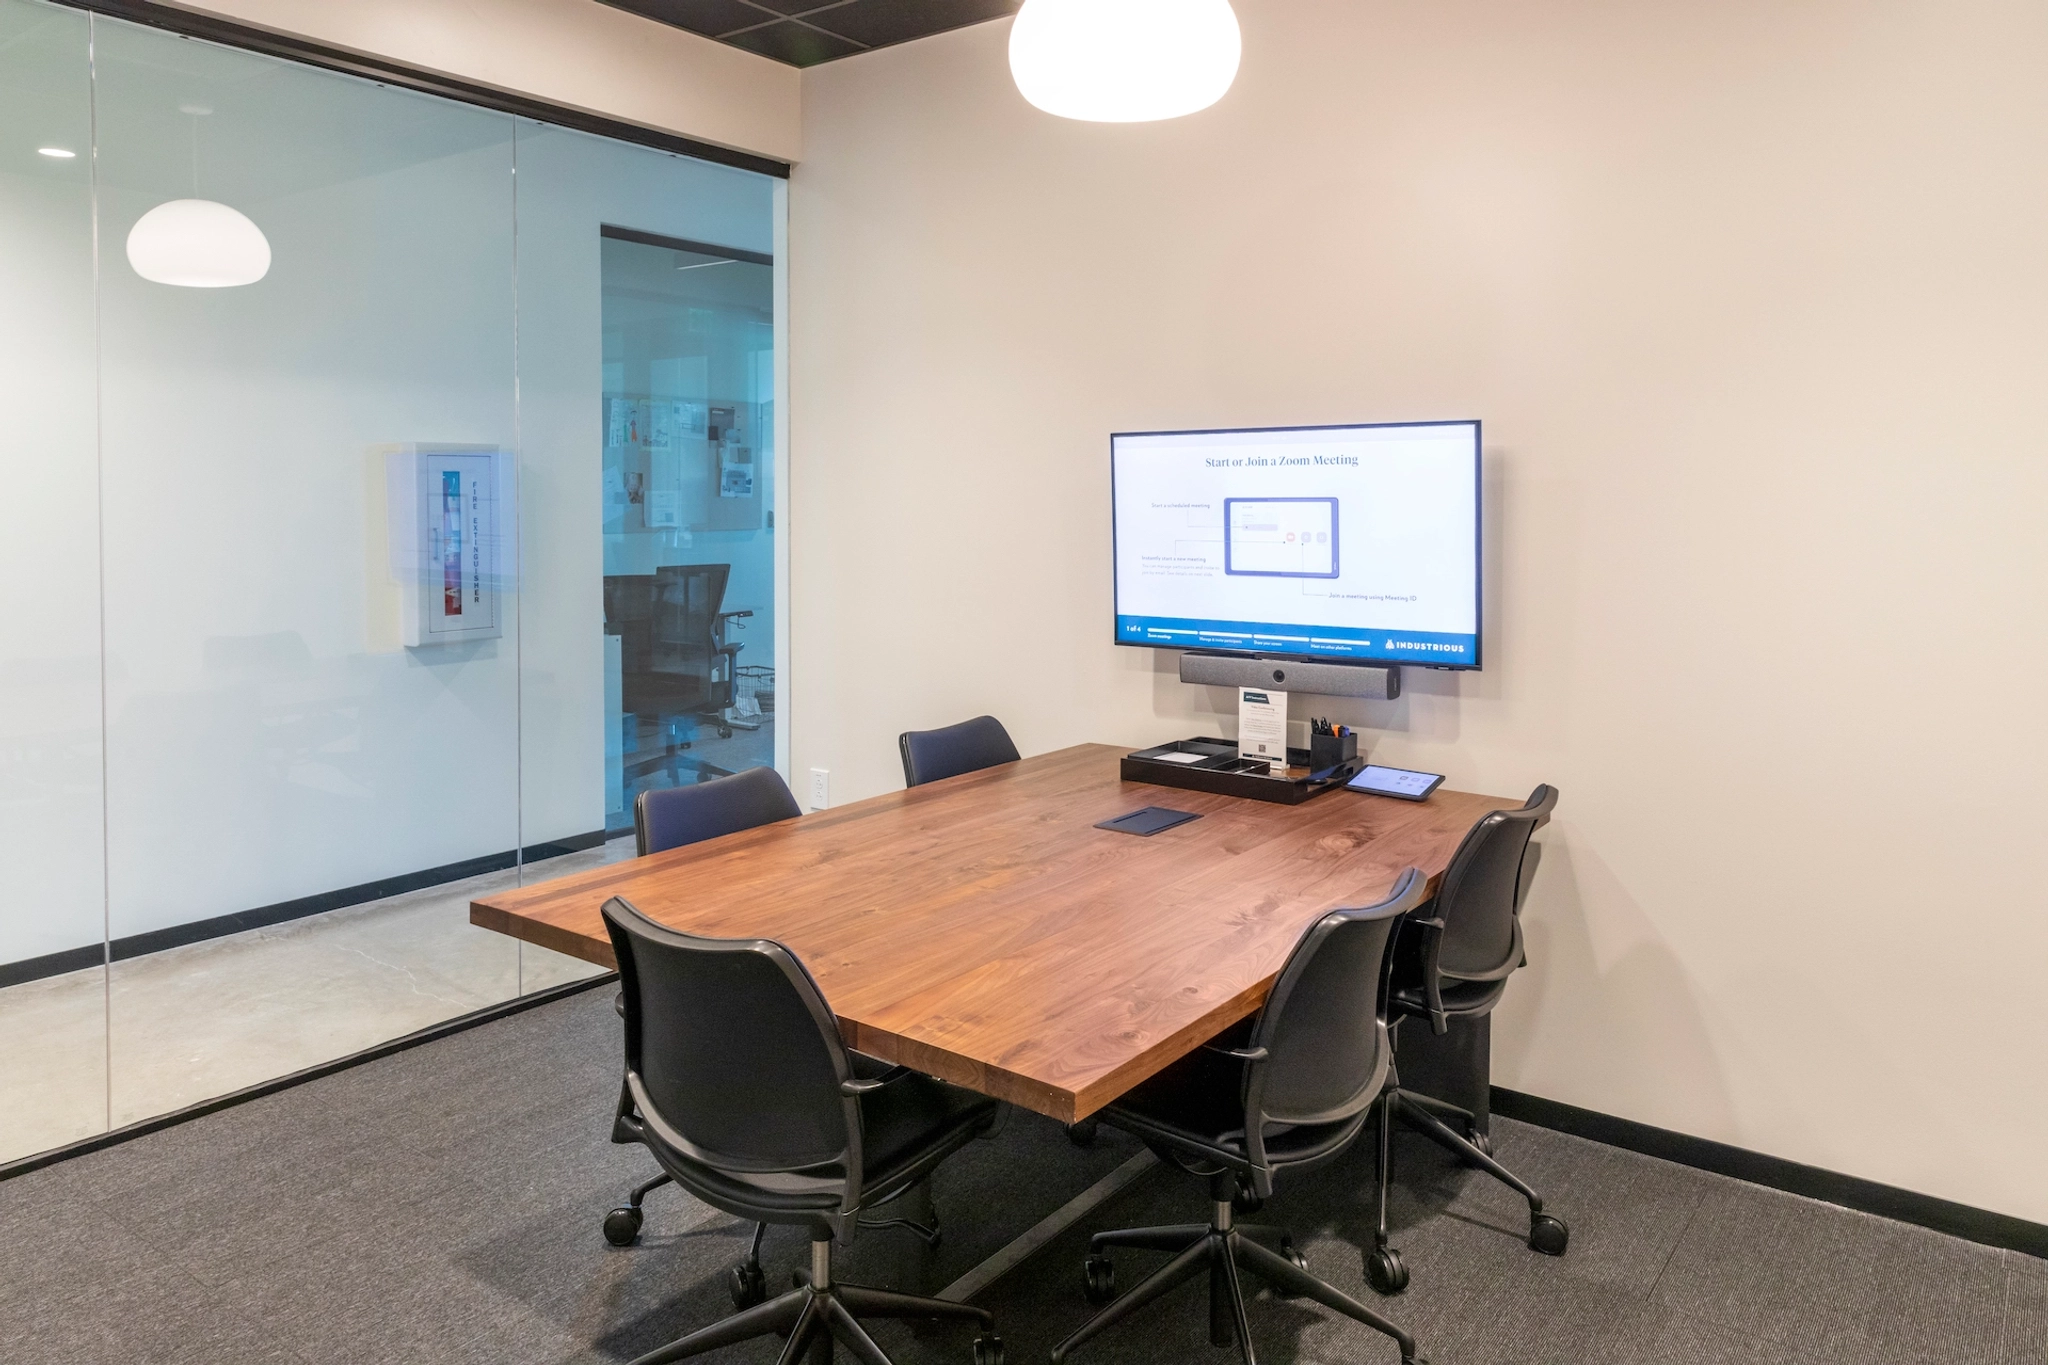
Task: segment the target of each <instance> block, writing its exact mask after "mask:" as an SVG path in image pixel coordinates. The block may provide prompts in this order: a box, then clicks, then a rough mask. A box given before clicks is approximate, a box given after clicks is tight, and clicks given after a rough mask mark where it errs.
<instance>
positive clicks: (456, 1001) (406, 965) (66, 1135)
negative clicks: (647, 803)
mask: <svg viewBox="0 0 2048 1365" xmlns="http://www.w3.org/2000/svg"><path fill="white" fill-rule="evenodd" d="M632 854H633V840H632V838H631V837H630V836H628V837H626V838H623V839H614V840H612V841H611V842H609V843H608V844H606V845H604V846H603V847H602V848H595V849H590V850H588V851H586V852H582V853H573V854H569V855H567V856H564V857H561V858H551V859H549V860H547V861H545V862H540V863H533V864H529V865H528V866H527V868H526V869H525V880H526V881H527V882H528V883H529V884H530V883H532V882H535V881H545V880H548V879H550V878H553V877H558V876H562V875H563V874H565V873H569V872H574V871H578V870H580V869H582V868H586V867H595V866H598V865H600V864H602V863H608V862H614V861H616V860H618V859H620V858H627V857H631V856H632ZM519 879H520V873H519V872H518V871H516V870H507V871H504V872H494V873H490V874H487V875H485V876H482V877H472V878H469V879H467V880H464V881H459V882H449V883H446V884H445V885H442V886H435V887H429V888H427V889H425V890H423V891H414V892H411V893H409V894H407V895H403V896H393V897H390V898H389V899H387V900H381V901H371V902H367V903H365V904H363V905H354V906H349V907H348V908H346V909H342V910H331V911H328V912H327V913H325V914H320V915H311V916H308V917H307V918H305V919H299V920H292V921H290V922H288V923H285V924H279V925H275V926H273V927H271V928H268V929H252V930H249V931H248V932H246V933H240V934H231V935H228V936H226V937H223V938H216V939H209V940H207V941H206V942H204V943H194V944H190V945H187V946H186V947H182V948H172V949H169V950H167V951H164V952H160V953H151V954H149V955H148V956H146V957H138V958H131V959H129V960H127V961H125V962H116V963H114V964H113V966H112V969H111V971H105V970H102V969H100V968H94V969H92V970H90V971H83V972H71V973H68V974H66V975H63V976H54V977H48V978H46V979H44V980H41V981H31V982H26V983H24V984H22V985H19V986H11V987H8V988H6V989H4V990H0V1096H4V1097H5V1103H4V1104H0V1161H11V1160H14V1159H15V1158H18V1157H23V1156H28V1155H31V1154H33V1153H35V1152H40V1151H43V1150H45V1149H47V1148H50V1147H55V1146H59V1145H61V1144H63V1143H66V1142H70V1141H73V1140H75V1139H77V1138H82V1137H87V1136H90V1135H91V1134H94V1133H98V1132H103V1131H105V1130H106V1129H107V1128H109V1127H120V1126H122V1125H124V1124H128V1123H133V1122H135V1121H136V1120H138V1119H144V1118H149V1117H151V1116H153V1115H156V1114H162V1113H166V1112H168V1111H170V1110H173V1109H179V1108H182V1107H184V1106H185V1105H188V1104H193V1103H195V1102H197V1101H199V1100H204V1099H210V1098H212V1097H214V1096H216V1095H223V1094H226V1093H228V1092H229V1091H232V1090H239V1089H241V1088H242V1087H243V1086H247V1085H253V1084H255V1083H257V1082H259V1081H265V1080H269V1079H271V1078H272V1077H275V1076H281V1075H284V1074H286V1073H288V1072H292V1071H297V1070H299V1069H301V1068H303V1067H307V1066H312V1065H314V1064H315V1063H317V1062H324V1061H329V1060H331V1059H333V1058H335V1057H342V1056H346V1055H348V1054H349V1053H351V1052H357V1051H360V1050H362V1049H363V1048H365V1047H369V1046H371V1045H373V1044H375V1043H380V1042H383V1041H385V1040H387V1039H390V1038H396V1037H399V1036H401V1035H403V1034H407V1033H411V1032H412V1031H414V1030H415V1029H419V1028H424V1027H426V1026H427V1025H429V1024H433V1023H438V1022H439V1021H441V1020H443V1019H449V1018H452V1017H454V1016H456V1015H459V1014H467V1013H468V1012H469V1011H471V1010H474V1009H479V1008H481V1007H483V1006H485V1005H490V1004H496V1003H497V1002H499V1001H502V1000H509V999H511V998H513V997H514V996H517V995H520V994H523V993H525V992H529V991H536V990H544V989H546V988H547V987H549V986H554V985H558V984H560V983H562V982H564V981H571V980H575V979H577V978H579V977H583V976H588V975H591V974H593V973H595V972H596V971H598V970H599V969H598V968H596V967H594V966H592V965H591V964H589V963H586V962H581V961H578V960H576V959H574V958H569V957H563V956H562V955H560V954H558V953H552V952H549V951H547V950H546V949H544V948H536V947H534V946H532V945H530V944H522V943H519V942H516V941H515V940H512V939H509V938H506V937H504V936H503V935H500V934H495V933H491V932H489V931H488V930H484V929H478V928H476V927H474V926H472V925H471V924H470V923H469V902H470V901H471V900H472V899H473V898H475V897H476V896H478V895H481V894H484V893H485V892H488V891H492V890H498V889H501V888H504V887H507V886H512V885H515V884H517V883H518V881H519Z"/></svg>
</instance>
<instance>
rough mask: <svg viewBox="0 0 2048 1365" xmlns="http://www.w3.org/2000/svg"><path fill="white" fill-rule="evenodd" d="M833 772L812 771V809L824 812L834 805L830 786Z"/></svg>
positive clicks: (819, 769) (825, 770)
mask: <svg viewBox="0 0 2048 1365" xmlns="http://www.w3.org/2000/svg"><path fill="white" fill-rule="evenodd" d="M831 777H832V772H831V770H830V769H829V768H813V769H811V809H812V810H823V809H825V808H826V807H827V806H829V805H831V804H832V799H831V798H832V792H831V788H830V786H829V783H830V780H831Z"/></svg>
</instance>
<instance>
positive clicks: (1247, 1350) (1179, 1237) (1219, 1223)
mask: <svg viewBox="0 0 2048 1365" xmlns="http://www.w3.org/2000/svg"><path fill="white" fill-rule="evenodd" d="M1211 1207H1212V1208H1213V1210H1214V1213H1213V1215H1212V1217H1211V1219H1210V1222H1209V1225H1208V1226H1207V1227H1201V1226H1198V1225H1193V1224H1189V1225H1186V1226H1183V1227H1167V1228H1128V1229H1125V1230H1123V1231H1120V1232H1101V1233H1097V1234H1096V1235H1095V1236H1093V1237H1091V1238H1090V1239H1089V1241H1088V1247H1089V1252H1090V1256H1089V1266H1088V1272H1089V1273H1088V1276H1087V1280H1088V1287H1089V1292H1090V1298H1091V1299H1093V1298H1096V1297H1097V1296H1098V1295H1099V1294H1100V1293H1101V1292H1103V1291H1104V1290H1106V1289H1107V1288H1108V1287H1109V1285H1110V1283H1112V1282H1113V1281H1112V1279H1111V1278H1110V1277H1106V1276H1104V1275H1103V1274H1102V1273H1101V1271H1100V1269H1099V1267H1102V1266H1106V1265H1107V1260H1106V1258H1104V1257H1102V1255H1101V1253H1102V1252H1103V1251H1104V1249H1106V1248H1108V1247H1113V1246H1123V1247H1138V1248H1142V1249H1145V1250H1149V1251H1170V1252H1174V1253H1176V1254H1175V1255H1174V1258H1173V1259H1172V1260H1171V1261H1168V1262H1167V1263H1166V1264H1165V1265H1164V1266H1161V1267H1160V1268H1159V1269H1158V1270H1155V1271H1153V1272H1152V1273H1151V1274H1150V1275H1148V1276H1146V1277H1145V1279H1143V1280H1142V1281H1140V1282H1139V1283H1138V1284H1137V1285H1135V1286H1134V1287H1133V1288H1132V1289H1131V1290H1130V1291H1129V1292H1128V1293H1126V1294H1124V1295H1123V1296H1122V1297H1121V1298H1118V1299H1115V1300H1114V1301H1112V1302H1111V1303H1110V1304H1109V1305H1108V1306H1107V1307H1105V1308H1104V1309H1103V1310H1102V1311H1101V1312H1099V1313H1097V1314H1096V1315H1095V1316H1094V1317H1092V1318H1090V1319H1089V1320H1088V1321H1087V1322H1086V1323H1084V1324H1082V1326H1081V1327H1080V1329H1079V1330H1077V1331H1076V1332H1074V1333H1073V1334H1072V1335H1071V1336H1069V1337H1068V1338H1067V1339H1066V1340H1065V1341H1062V1342H1061V1343H1060V1344H1059V1345H1057V1346H1055V1347H1053V1350H1052V1358H1053V1360H1054V1361H1055V1362H1061V1361H1064V1360H1066V1359H1067V1357H1069V1356H1070V1355H1072V1354H1073V1353H1074V1352H1075V1351H1076V1350H1078V1349H1080V1347H1081V1346H1082V1345H1084V1344H1085V1343H1086V1342H1088V1341H1090V1340H1091V1339H1093V1338H1094V1337H1096V1336H1099V1335H1100V1334H1101V1333H1103V1332H1104V1331H1106V1330H1108V1329H1109V1328H1110V1327H1112V1326H1114V1325H1115V1324H1117V1323H1119V1322H1121V1321H1123V1320H1124V1319H1125V1318H1127V1317H1129V1316H1130V1315H1131V1314H1133V1313H1135V1312H1137V1311H1138V1310H1139V1309H1141V1308H1143V1307H1145V1306H1146V1305H1147V1304H1149V1303H1151V1302H1152V1301H1153V1300H1155V1299H1157V1298H1159V1297H1160V1296H1161V1295H1162V1294H1164V1293H1166V1292H1167V1291H1168V1290H1170V1289H1172V1288H1174V1287H1175V1286H1177V1285H1180V1284H1183V1283H1185V1282H1187V1281H1188V1280H1191V1279H1193V1278H1194V1277H1195V1276H1197V1275H1200V1274H1203V1273H1204V1272H1206V1273H1207V1274H1208V1276H1209V1340H1210V1341H1211V1342H1213V1343H1214V1344H1215V1345H1218V1346H1228V1345H1230V1344H1231V1343H1232V1341H1235V1342H1236V1343H1237V1349H1238V1352H1239V1354H1240V1355H1242V1356H1243V1357H1244V1361H1245V1365H1258V1355H1257V1352H1256V1351H1255V1350H1254V1349H1253V1347H1252V1336H1251V1323H1250V1320H1249V1318H1248V1317H1247V1316H1246V1314H1245V1303H1244V1282H1243V1280H1242V1279H1241V1278H1240V1276H1239V1273H1238V1272H1239V1271H1240V1270H1248V1271H1250V1272H1251V1273H1252V1274H1254V1275H1256V1276H1258V1277H1259V1278H1260V1279H1262V1280H1264V1281H1265V1282H1266V1283H1267V1284H1270V1285H1271V1286H1273V1288H1274V1289H1275V1290H1277V1291H1279V1292H1280V1293H1281V1294H1283V1295H1285V1296H1287V1297H1289V1298H1304V1299H1314V1300H1315V1301H1316V1302H1317V1303H1320V1304H1322V1305H1323V1306H1324V1307H1326V1308H1331V1309H1334V1310H1336V1311H1337V1312H1339V1313H1342V1314H1343V1315H1344V1316H1345V1317H1348V1318H1351V1319H1352V1320H1354V1321H1356V1322H1361V1323H1363V1324H1365V1325H1366V1326H1367V1327H1370V1328H1372V1329H1373V1330H1374V1331H1375V1332H1380V1333H1383V1334H1384V1335H1386V1336H1388V1337H1391V1338H1392V1339H1393V1341H1394V1344H1395V1345H1396V1346H1398V1347H1399V1348H1400V1350H1401V1365H1427V1362H1425V1361H1423V1360H1422V1358H1421V1357H1420V1356H1417V1355H1416V1354H1415V1339H1414V1338H1413V1337H1411V1336H1409V1335H1408V1334H1407V1333H1406V1332H1404V1331H1402V1330H1401V1329H1400V1328H1399V1327H1396V1326H1395V1325H1394V1324H1393V1323H1391V1322H1389V1321H1387V1320H1386V1319H1385V1318H1383V1317H1381V1316H1380V1315H1379V1314H1378V1313H1375V1312H1374V1311H1373V1310H1372V1309H1370V1308H1368V1307H1366V1306H1365V1305H1364V1304H1362V1303H1360V1302H1358V1300H1356V1299H1354V1298H1352V1297H1351V1296H1350V1295H1348V1294H1346V1293H1344V1292H1343V1291H1342V1290H1339V1289H1337V1288H1335V1287H1334V1286H1332V1285H1329V1284H1326V1283H1324V1281H1323V1280H1321V1279H1320V1278H1318V1277H1317V1276H1316V1275H1315V1274H1313V1273H1312V1272H1310V1271H1309V1270H1308V1268H1307V1266H1306V1265H1305V1264H1303V1263H1302V1262H1301V1260H1300V1259H1299V1258H1292V1259H1290V1256H1289V1255H1287V1254H1285V1252H1286V1250H1288V1249H1289V1248H1288V1246H1287V1243H1286V1240H1285V1237H1284V1235H1283V1234H1282V1233H1281V1232H1280V1230H1279V1229H1278V1228H1268V1227H1255V1226H1245V1227H1239V1226H1236V1225H1235V1224H1234V1223H1233V1212H1234V1211H1233V1209H1232V1207H1231V1202H1230V1200H1229V1199H1220V1200H1212V1201H1211ZM1269 1240H1279V1241H1280V1242H1281V1244H1282V1247H1283V1251H1274V1250H1273V1249H1271V1248H1270V1247H1267V1246H1265V1245H1263V1242H1264V1241H1269Z"/></svg>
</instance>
